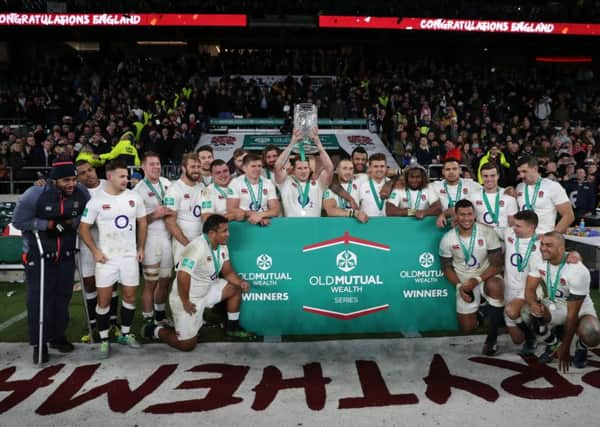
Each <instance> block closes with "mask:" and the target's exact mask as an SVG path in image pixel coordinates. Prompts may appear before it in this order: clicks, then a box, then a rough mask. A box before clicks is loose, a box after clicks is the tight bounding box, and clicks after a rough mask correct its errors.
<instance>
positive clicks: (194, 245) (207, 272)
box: [171, 234, 229, 299]
mask: <svg viewBox="0 0 600 427" xmlns="http://www.w3.org/2000/svg"><path fill="white" fill-rule="evenodd" d="M227 260H229V249H228V248H227V245H219V246H217V248H216V249H214V250H213V249H212V248H211V247H210V246H209V243H208V242H207V239H206V235H204V234H202V235H200V236H198V237H196V238H195V239H194V240H192V241H191V242H190V243H189V244H188V245H187V246H186V247H185V249H184V250H183V254H182V255H181V262H180V263H179V266H178V267H177V271H178V272H179V271H185V272H186V273H188V274H189V275H190V276H191V278H192V280H191V284H190V299H199V298H202V297H204V295H206V293H207V292H208V287H209V286H210V285H211V284H212V283H213V282H214V281H215V280H216V279H217V278H218V277H219V273H220V272H221V270H222V269H223V264H224V263H225V261H227ZM171 292H173V293H174V295H177V296H178V295H179V292H178V290H177V283H175V284H174V285H173V287H172V289H171Z"/></svg>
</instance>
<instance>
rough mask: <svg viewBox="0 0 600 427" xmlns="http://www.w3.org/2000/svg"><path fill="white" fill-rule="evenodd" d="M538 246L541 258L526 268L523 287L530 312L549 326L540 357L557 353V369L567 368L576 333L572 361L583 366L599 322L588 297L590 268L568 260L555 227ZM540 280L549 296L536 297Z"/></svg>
mask: <svg viewBox="0 0 600 427" xmlns="http://www.w3.org/2000/svg"><path fill="white" fill-rule="evenodd" d="M541 248H542V258H543V260H542V262H540V263H538V265H537V266H536V268H535V269H532V270H531V271H530V272H529V276H528V277H527V284H526V288H525V296H526V298H527V303H528V304H529V306H530V309H531V314H532V315H534V316H538V317H540V318H541V317H542V316H543V317H544V319H545V320H546V321H549V322H550V325H551V326H552V334H551V335H550V337H549V339H548V341H549V342H548V345H547V346H546V350H545V351H544V352H543V353H542V354H541V355H540V356H539V361H540V362H541V363H549V362H551V361H552V360H553V359H554V358H555V357H556V358H558V368H559V371H563V372H566V371H568V370H569V367H570V365H571V353H570V350H571V341H572V340H573V337H574V336H575V335H577V336H578V337H579V338H578V339H577V342H576V345H575V355H574V357H573V365H574V366H575V367H576V368H583V367H585V365H586V362H587V353H588V347H595V346H597V345H599V344H600V322H598V315H597V314H596V310H595V309H594V303H593V302H592V299H591V298H590V272H589V270H588V269H587V267H586V266H585V265H583V264H582V263H581V262H578V263H574V264H569V263H568V262H567V252H566V251H565V239H564V237H563V236H562V235H561V234H560V233H558V232H556V231H550V232H548V233H546V234H544V235H543V236H542V241H541ZM542 282H543V283H544V285H545V287H546V291H547V295H548V297H547V298H544V299H543V300H542V301H539V300H538V297H537V295H536V292H535V290H536V288H537V286H538V285H540V284H541V283H542Z"/></svg>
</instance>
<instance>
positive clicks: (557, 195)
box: [517, 178, 570, 234]
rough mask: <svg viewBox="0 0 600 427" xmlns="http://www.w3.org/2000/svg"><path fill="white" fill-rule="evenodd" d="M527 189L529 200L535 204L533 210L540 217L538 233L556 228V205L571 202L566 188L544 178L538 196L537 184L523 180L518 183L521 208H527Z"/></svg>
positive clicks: (518, 197)
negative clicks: (528, 183)
mask: <svg viewBox="0 0 600 427" xmlns="http://www.w3.org/2000/svg"><path fill="white" fill-rule="evenodd" d="M525 191H527V192H528V194H529V202H530V203H532V204H534V206H532V208H533V211H534V212H535V213H536V214H537V216H538V218H539V223H538V226H537V231H538V233H540V234H541V233H547V232H548V231H552V230H554V226H555V225H556V205H560V204H562V203H566V202H569V203H570V200H569V197H568V196H567V192H566V191H565V189H564V188H563V187H562V185H560V184H559V183H558V182H554V181H552V180H549V179H546V178H542V180H541V182H540V186H539V189H538V191H537V197H536V195H535V194H534V193H535V184H534V185H525V183H524V182H521V183H520V184H519V185H517V203H518V205H519V208H520V209H521V210H525V209H527V208H526V206H525V202H526V198H525ZM534 199H535V201H534Z"/></svg>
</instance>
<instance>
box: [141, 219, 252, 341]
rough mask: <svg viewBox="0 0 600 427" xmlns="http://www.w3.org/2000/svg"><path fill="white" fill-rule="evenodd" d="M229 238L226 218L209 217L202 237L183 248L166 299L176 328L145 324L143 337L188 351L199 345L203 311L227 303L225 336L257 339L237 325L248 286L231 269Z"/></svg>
mask: <svg viewBox="0 0 600 427" xmlns="http://www.w3.org/2000/svg"><path fill="white" fill-rule="evenodd" d="M228 239H229V224H228V221H227V219H226V218H225V217H223V216H221V215H216V214H214V215H211V216H210V217H208V218H207V219H206V221H205V222H204V225H203V234H202V235H201V236H200V237H197V238H196V239H194V240H193V241H192V242H190V244H189V245H187V246H186V247H185V249H184V251H183V256H182V259H181V263H180V264H179V266H178V267H177V277H176V279H175V282H174V283H173V287H172V289H171V294H170V297H169V303H170V306H171V311H172V313H173V321H174V324H175V328H174V329H173V328H170V327H164V326H160V325H159V326H155V325H146V326H145V328H144V337H148V338H149V337H151V336H154V337H155V338H159V339H161V340H163V341H164V342H166V343H167V344H169V345H170V346H171V347H174V348H176V349H178V350H181V351H191V350H193V349H194V348H195V347H196V344H197V342H198V338H197V335H198V331H199V330H200V328H201V327H202V324H203V318H202V316H203V312H204V309H205V308H210V307H213V306H214V305H215V304H217V303H219V302H221V301H226V305H227V322H226V326H225V334H226V335H227V336H230V337H234V338H240V339H246V340H252V339H255V338H256V336H255V335H254V334H253V333H251V332H248V331H245V330H244V329H243V328H242V327H241V326H240V324H239V317H240V305H241V302H242V297H241V293H242V292H248V290H249V289H250V285H249V284H248V282H246V281H245V280H242V279H241V278H240V277H239V276H238V275H237V273H236V272H235V271H234V270H233V267H232V265H231V262H230V260H229V250H228V248H227V240H228Z"/></svg>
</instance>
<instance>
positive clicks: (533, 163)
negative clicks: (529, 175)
mask: <svg viewBox="0 0 600 427" xmlns="http://www.w3.org/2000/svg"><path fill="white" fill-rule="evenodd" d="M538 164H539V163H538V160H537V159H536V158H535V157H533V156H523V157H521V158H519V159H518V160H517V167H521V166H523V165H527V166H529V167H530V168H535V167H537V166H538Z"/></svg>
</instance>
